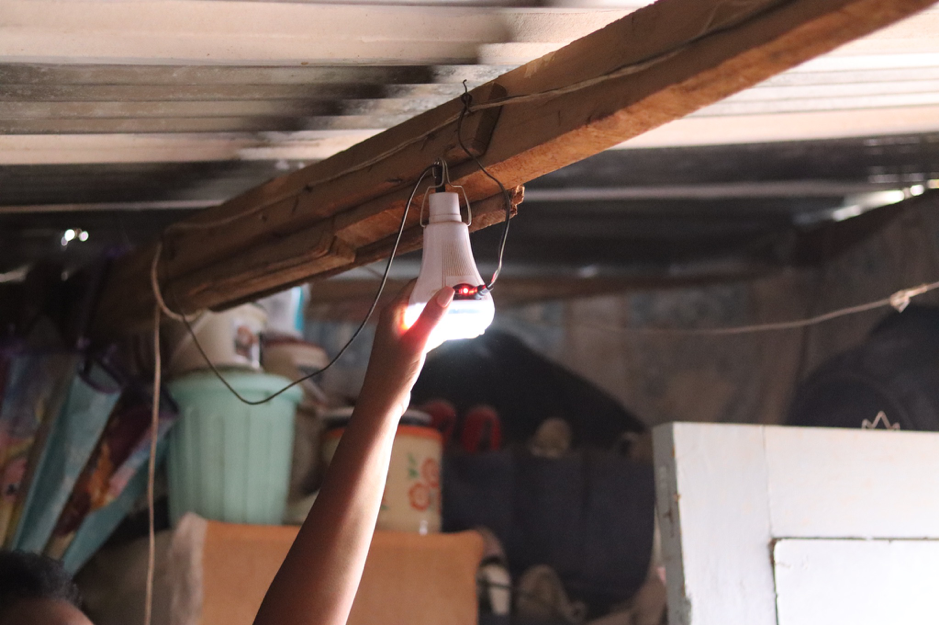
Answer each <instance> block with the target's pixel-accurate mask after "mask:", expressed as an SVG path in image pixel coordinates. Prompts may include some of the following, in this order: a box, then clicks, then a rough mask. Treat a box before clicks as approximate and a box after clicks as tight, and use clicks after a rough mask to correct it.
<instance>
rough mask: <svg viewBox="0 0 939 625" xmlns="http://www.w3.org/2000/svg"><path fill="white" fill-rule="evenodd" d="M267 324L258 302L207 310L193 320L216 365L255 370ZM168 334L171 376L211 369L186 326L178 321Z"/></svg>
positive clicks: (205, 347) (210, 357)
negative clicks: (212, 310) (220, 309)
mask: <svg viewBox="0 0 939 625" xmlns="http://www.w3.org/2000/svg"><path fill="white" fill-rule="evenodd" d="M266 327H267V313H266V312H264V309H263V308H261V307H260V306H257V305H255V304H244V305H242V306H236V307H235V308H230V309H229V310H225V311H222V312H219V313H215V312H208V311H206V312H204V313H202V315H201V316H200V317H199V318H198V319H196V320H195V321H193V322H192V331H193V333H194V334H195V335H196V337H197V338H198V339H199V345H201V346H202V349H204V350H205V353H206V355H207V356H208V357H209V360H211V361H212V363H213V364H214V365H215V366H216V367H238V368H243V369H252V370H260V368H261V338H260V337H261V333H262V332H263V331H264V330H265V328H266ZM169 334H170V336H169V340H170V344H171V345H173V349H172V351H171V352H170V357H169V360H168V363H169V364H168V365H167V370H168V371H169V373H170V375H173V376H178V375H181V374H183V373H187V372H189V371H197V370H201V369H208V368H209V367H208V365H206V363H205V358H204V357H203V356H202V354H201V353H200V352H199V348H198V347H196V344H195V342H193V340H192V336H190V334H189V331H188V330H187V329H186V326H184V325H183V324H182V323H177V324H175V325H174V326H172V328H171V331H170V333H169Z"/></svg>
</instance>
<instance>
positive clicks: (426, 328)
mask: <svg viewBox="0 0 939 625" xmlns="http://www.w3.org/2000/svg"><path fill="white" fill-rule="evenodd" d="M413 288H414V282H411V283H410V284H408V285H407V286H405V287H404V289H402V290H401V293H399V294H398V296H397V297H396V298H395V300H394V301H393V302H392V303H391V304H389V305H388V306H387V307H386V308H385V309H384V310H383V311H382V313H381V317H380V318H379V320H378V328H377V329H376V331H375V342H374V343H373V344H372V355H371V356H370V357H369V360H368V369H367V370H366V372H365V382H364V383H363V384H362V391H361V393H360V394H359V397H360V402H362V403H367V404H368V405H369V406H370V407H374V408H376V409H378V410H379V411H381V410H392V411H394V412H395V413H396V416H400V415H402V414H403V413H404V411H405V410H406V409H407V407H408V404H410V402H411V388H413V386H414V383H415V382H416V381H417V376H418V375H419V374H420V372H421V367H423V366H424V357H425V356H426V354H427V351H428V350H427V339H428V338H429V337H430V333H431V332H432V331H433V329H434V328H435V327H436V326H437V323H438V322H439V321H440V319H441V318H443V316H444V314H446V312H447V308H448V307H449V306H450V302H451V301H453V289H452V288H450V287H444V288H442V289H440V291H438V292H437V294H436V295H434V297H433V298H431V300H430V301H429V302H427V305H426V306H425V307H424V310H423V312H421V316H420V317H418V319H417V321H415V322H414V325H412V326H411V327H410V328H409V329H408V330H404V310H405V309H406V308H407V305H408V300H409V298H410V296H411V290H412V289H413Z"/></svg>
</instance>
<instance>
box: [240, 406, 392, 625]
mask: <svg viewBox="0 0 939 625" xmlns="http://www.w3.org/2000/svg"><path fill="white" fill-rule="evenodd" d="M384 404H385V405H381V404H378V403H375V402H370V401H369V398H368V397H365V396H364V394H363V397H362V402H360V404H359V405H357V406H356V409H355V411H354V413H353V416H352V418H351V419H350V421H349V425H348V426H347V428H346V431H345V432H344V433H343V436H342V439H341V440H340V443H339V446H338V448H337V449H336V453H335V455H334V457H333V459H332V462H331V463H330V467H329V470H328V471H327V473H326V476H325V479H324V481H323V486H322V488H321V489H320V493H319V495H318V496H317V498H316V502H315V503H314V505H313V508H312V509H311V510H310V514H309V516H308V517H307V519H306V521H305V522H304V524H303V526H302V527H301V528H300V533H299V534H298V536H297V539H296V541H295V542H294V544H293V546H292V547H291V549H290V552H289V553H288V554H287V557H286V559H285V560H284V563H283V565H281V568H280V570H279V571H278V573H277V576H276V577H275V578H274V581H273V583H272V584H271V587H270V589H269V590H268V592H267V595H266V596H265V598H264V602H263V604H262V605H261V609H260V611H259V612H258V615H257V618H256V619H255V625H343V624H344V623H345V621H346V617H347V615H348V612H349V609H350V608H351V605H352V601H353V599H354V598H355V591H356V588H357V586H358V580H359V579H360V578H361V575H362V570H363V568H364V566H365V558H366V555H367V554H368V547H369V544H370V543H371V539H372V534H373V533H374V529H375V521H376V519H377V518H378V511H379V509H380V507H381V500H382V494H383V492H384V488H385V479H386V477H387V474H388V465H389V462H390V459H391V447H392V444H393V442H394V435H395V431H396V429H397V424H398V420H399V418H400V416H401V412H402V408H401V406H400V405H388V404H389V402H385V403H384Z"/></svg>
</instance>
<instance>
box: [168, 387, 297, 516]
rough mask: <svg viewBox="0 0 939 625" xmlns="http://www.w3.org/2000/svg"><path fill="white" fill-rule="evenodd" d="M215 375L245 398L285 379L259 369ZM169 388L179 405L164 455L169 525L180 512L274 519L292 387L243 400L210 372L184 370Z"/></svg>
mask: <svg viewBox="0 0 939 625" xmlns="http://www.w3.org/2000/svg"><path fill="white" fill-rule="evenodd" d="M223 375H224V376H225V379H226V380H227V381H228V383H229V384H231V385H232V386H233V387H234V388H235V389H236V390H237V391H238V392H239V393H240V394H241V395H242V396H244V397H245V398H246V399H250V400H258V399H264V398H265V397H269V396H270V395H271V394H273V393H274V392H276V391H278V390H280V389H281V388H283V387H284V386H285V385H286V384H287V383H288V382H289V381H288V380H286V379H284V378H282V377H280V376H276V375H270V374H266V373H254V372H245V371H227V372H223ZM169 386H170V393H172V395H173V398H174V399H175V400H176V402H177V403H178V404H179V420H178V422H177V424H176V426H175V427H174V428H173V431H172V433H171V434H170V441H169V452H168V458H167V474H168V478H169V503H170V520H171V521H172V523H173V525H175V524H176V522H177V521H178V520H179V519H180V517H182V515H183V514H185V513H186V512H195V513H196V514H198V515H200V516H202V517H204V518H207V519H213V520H216V521H229V522H232V523H255V524H264V525H279V524H280V523H281V521H282V519H283V517H284V510H285V509H286V505H287V488H288V483H289V479H290V462H291V450H292V448H293V435H294V424H293V422H294V412H295V410H296V407H297V404H298V403H299V402H300V398H301V391H300V389H299V388H296V387H294V388H292V389H290V390H288V391H287V392H285V393H283V394H281V395H278V396H277V397H276V398H274V399H273V400H271V401H270V402H267V403H265V404H261V405H258V406H249V405H247V404H244V403H242V402H241V401H239V400H238V398H237V397H235V396H233V395H232V394H231V393H230V392H229V391H228V389H226V388H225V387H224V386H223V385H222V383H221V381H219V379H218V378H217V377H215V375H214V374H212V372H210V371H199V372H195V373H191V374H189V375H187V376H185V377H182V378H179V379H177V380H175V381H173V382H172V383H170V385H169Z"/></svg>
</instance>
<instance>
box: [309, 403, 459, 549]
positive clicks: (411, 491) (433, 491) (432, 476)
mask: <svg viewBox="0 0 939 625" xmlns="http://www.w3.org/2000/svg"><path fill="white" fill-rule="evenodd" d="M409 413H413V416H416V415H420V414H422V413H419V412H417V411H408V412H406V413H405V417H407V416H408V414H409ZM413 416H412V418H413ZM424 417H427V415H424ZM427 418H428V420H429V417H427ZM402 420H403V419H402ZM344 431H345V428H342V427H337V428H333V429H331V430H328V431H327V432H326V434H325V435H324V436H323V460H324V461H325V462H326V463H327V464H329V462H330V461H331V460H332V458H333V455H334V454H335V453H336V448H337V447H338V446H339V439H340V438H341V437H342V433H343V432H344ZM442 452H443V436H442V435H441V434H440V432H438V431H437V430H435V429H434V428H432V427H426V426H418V425H399V426H398V431H397V433H396V434H395V440H394V446H393V447H392V450H391V464H390V466H389V468H388V479H387V481H386V482H385V493H384V496H383V497H382V505H381V510H380V511H379V513H378V524H377V526H376V527H377V528H378V529H380V530H389V531H399V532H417V533H419V534H428V533H435V532H439V531H440V503H441V501H440V496H441V492H440V460H441V455H442Z"/></svg>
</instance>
